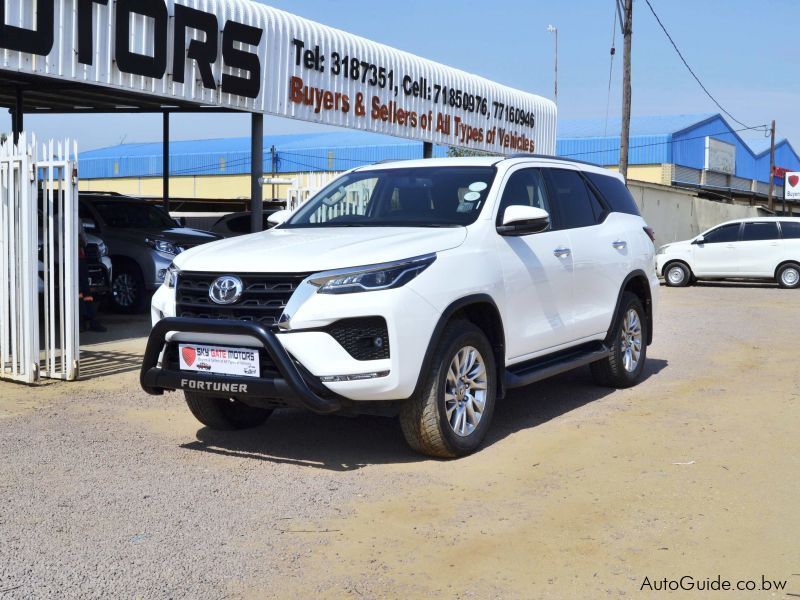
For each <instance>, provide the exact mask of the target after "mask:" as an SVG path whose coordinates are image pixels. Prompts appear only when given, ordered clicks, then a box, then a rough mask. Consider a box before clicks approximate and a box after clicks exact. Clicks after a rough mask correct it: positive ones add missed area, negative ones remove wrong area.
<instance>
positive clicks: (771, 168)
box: [767, 120, 775, 211]
mask: <svg viewBox="0 0 800 600" xmlns="http://www.w3.org/2000/svg"><path fill="white" fill-rule="evenodd" d="M774 191H775V121H774V120H773V121H772V129H770V142H769V196H767V208H769V209H770V210H773V211H774V210H775V198H773V197H772V194H773V192H774Z"/></svg>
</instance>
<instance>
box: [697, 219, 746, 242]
mask: <svg viewBox="0 0 800 600" xmlns="http://www.w3.org/2000/svg"><path fill="white" fill-rule="evenodd" d="M703 240H704V242H705V243H706V244H722V243H725V242H736V241H738V240H739V224H738V223H733V224H731V225H723V226H722V227H717V228H716V229H712V230H711V231H709V232H708V233H704V234H703Z"/></svg>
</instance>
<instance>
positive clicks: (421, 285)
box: [141, 156, 658, 457]
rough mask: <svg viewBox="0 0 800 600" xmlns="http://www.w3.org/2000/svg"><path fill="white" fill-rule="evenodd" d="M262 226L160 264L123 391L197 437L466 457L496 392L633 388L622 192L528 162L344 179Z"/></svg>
mask: <svg viewBox="0 0 800 600" xmlns="http://www.w3.org/2000/svg"><path fill="white" fill-rule="evenodd" d="M272 220H273V221H276V222H280V224H279V225H278V226H277V227H275V228H273V229H271V230H269V231H265V232H263V233H257V234H253V235H249V236H245V237H240V238H234V239H229V240H223V241H220V242H215V243H212V244H208V245H205V246H202V247H199V248H196V249H192V250H189V251H187V252H184V253H183V254H181V255H180V256H178V257H176V259H175V263H174V265H173V266H172V267H171V268H170V273H169V277H168V278H167V281H165V283H164V285H163V286H162V287H161V288H160V289H159V290H158V292H157V293H156V294H155V296H154V298H153V305H152V315H153V324H154V327H153V331H152V333H151V335H150V340H149V343H148V346H147V351H146V354H145V358H144V363H143V366H142V373H141V383H142V386H143V388H144V389H145V390H146V391H148V392H150V393H153V394H160V393H162V392H163V391H164V390H183V391H184V393H185V398H186V402H187V403H188V405H189V408H190V410H191V411H192V413H193V414H194V415H195V416H196V417H197V418H198V419H199V420H200V421H201V422H202V423H204V424H205V425H207V426H209V427H211V428H219V429H239V428H244V427H251V426H255V425H258V424H260V423H262V422H263V421H264V420H265V419H266V418H267V417H268V416H269V415H270V413H271V411H272V410H273V409H275V408H278V407H284V406H299V407H305V408H308V409H311V410H313V411H315V412H318V413H331V412H338V411H344V412H351V413H352V412H355V413H365V412H372V413H380V414H393V415H399V417H400V422H401V425H402V430H403V433H404V435H405V437H406V439H407V441H408V443H409V444H410V445H411V446H412V447H413V448H415V449H416V450H418V451H420V452H423V453H426V454H429V455H433V456H442V457H453V456H460V455H464V454H467V453H469V452H472V451H473V450H475V449H476V448H477V447H478V446H479V444H480V443H481V441H482V440H483V438H484V437H485V435H486V432H487V429H488V428H489V424H490V421H491V418H492V413H493V411H494V409H495V402H496V400H497V399H499V398H502V397H503V395H504V394H505V392H506V390H507V389H508V388H514V387H519V386H524V385H528V384H530V383H533V382H535V381H539V380H541V379H544V378H546V377H549V376H551V375H555V374H557V373H561V372H563V371H566V370H569V369H572V368H575V367H578V366H582V365H589V364H590V365H591V370H592V373H593V374H594V376H595V379H596V380H597V381H598V382H600V383H601V384H604V385H610V386H618V387H626V386H630V385H633V384H635V383H636V382H637V381H638V380H639V379H640V378H641V376H642V372H643V369H644V366H645V360H646V352H647V345H648V344H649V343H650V342H651V340H652V323H653V311H654V309H655V304H656V295H657V291H658V279H657V277H656V276H655V248H654V246H653V242H652V231H651V230H650V229H649V228H648V227H647V224H646V223H645V222H644V221H643V220H642V217H641V216H640V215H639V211H638V210H637V208H636V205H635V204H634V201H633V198H632V197H631V195H630V193H629V192H628V190H627V188H626V187H625V185H624V183H623V180H622V179H621V178H620V177H619V176H618V175H617V174H615V173H612V172H609V171H607V170H605V169H602V168H599V167H594V166H591V165H586V164H578V163H575V162H570V161H564V160H556V159H549V158H540V157H534V156H527V157H516V158H506V159H503V158H452V159H440V160H424V161H407V162H393V163H383V164H376V165H371V166H368V167H363V168H358V169H354V170H352V171H349V172H347V173H345V174H344V175H342V176H341V177H339V178H338V179H336V180H335V181H333V182H332V183H331V184H330V185H328V186H327V187H326V188H325V189H323V190H322V191H321V192H319V193H318V194H317V195H316V196H314V197H313V198H311V199H310V200H308V202H306V203H305V204H304V205H303V206H301V207H300V208H299V209H297V210H296V211H295V212H294V213H293V214H289V213H286V212H285V211H284V212H281V213H279V214H276V215H274V216H273V217H272Z"/></svg>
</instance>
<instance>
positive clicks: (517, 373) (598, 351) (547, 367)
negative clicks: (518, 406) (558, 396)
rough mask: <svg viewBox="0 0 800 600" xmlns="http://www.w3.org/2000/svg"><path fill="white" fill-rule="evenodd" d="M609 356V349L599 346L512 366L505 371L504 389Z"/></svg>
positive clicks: (545, 377) (530, 382) (522, 384)
mask: <svg viewBox="0 0 800 600" xmlns="http://www.w3.org/2000/svg"><path fill="white" fill-rule="evenodd" d="M610 354H611V349H610V348H608V347H607V346H605V345H601V346H600V347H597V346H595V348H594V349H590V350H581V351H577V352H570V353H568V354H563V355H558V356H554V357H551V358H544V359H537V360H536V361H533V362H531V363H527V364H522V365H513V366H512V367H510V368H508V369H506V387H507V388H509V389H510V388H518V387H523V386H525V385H530V384H532V383H536V382H537V381H541V380H542V379H547V378H549V377H552V376H553V375H558V374H559V373H564V372H565V371H571V370H572V369H577V368H578V367H583V366H586V365H588V364H591V363H593V362H596V361H598V360H602V359H604V358H607V357H608V356H609V355H610Z"/></svg>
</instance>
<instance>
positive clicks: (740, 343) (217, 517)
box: [0, 285, 800, 600]
mask: <svg viewBox="0 0 800 600" xmlns="http://www.w3.org/2000/svg"><path fill="white" fill-rule="evenodd" d="M798 306H800V293H798V292H796V291H785V290H779V289H777V288H774V287H770V286H748V285H705V286H702V287H693V288H688V289H680V290H672V289H663V290H662V306H661V311H660V313H659V315H658V319H657V324H656V327H657V330H656V343H655V344H654V345H653V346H652V347H651V348H650V363H649V367H648V378H647V380H646V381H645V382H643V383H642V384H641V385H640V386H638V387H637V388H634V389H631V390H625V391H610V390H606V389H600V388H597V387H595V386H594V385H593V384H592V382H591V378H590V377H589V374H588V369H581V370H578V371H576V372H574V373H569V374H565V375H563V376H560V377H558V378H556V379H554V380H551V381H548V382H544V383H541V384H538V385H536V386H534V387H532V388H528V389H525V390H522V391H518V392H516V393H515V394H513V396H511V397H510V398H508V399H507V400H506V401H504V402H503V403H502V404H501V405H500V406H499V407H498V410H497V411H496V414H495V422H494V425H493V430H492V433H491V437H490V439H489V442H488V444H487V447H486V448H485V449H484V450H483V451H481V452H479V453H478V454H476V455H474V456H472V457H468V458H466V459H461V460H458V461H434V460H425V459H421V458H420V457H418V456H416V455H414V454H413V453H411V452H410V451H409V450H407V449H406V447H405V445H404V442H403V439H402V436H401V434H400V431H399V428H398V427H397V426H396V424H395V423H394V422H393V421H391V420H387V419H379V418H366V417H362V418H357V419H347V418H339V417H317V416H313V415H309V414H304V413H300V412H290V411H284V412H280V413H277V414H276V415H275V416H274V417H273V418H272V419H271V420H270V421H268V422H267V423H266V424H265V425H264V426H262V427H261V428H259V429H256V430H253V431H250V432H246V433H236V434H227V433H226V434H221V433H214V432H211V431H208V430H206V429H204V428H201V427H200V426H199V424H197V423H196V422H195V421H194V420H193V419H192V418H191V416H190V415H189V414H188V411H187V410H186V409H185V407H184V406H183V404H182V401H181V399H180V397H179V396H177V395H175V394H171V395H166V396H164V397H150V396H147V395H145V394H144V393H143V392H141V391H140V390H139V388H138V384H137V377H138V372H137V367H138V355H139V354H140V353H141V352H142V350H143V348H144V340H143V339H141V338H140V337H137V336H138V335H139V334H141V333H142V331H143V330H144V329H146V323H145V322H144V321H139V322H136V321H134V322H125V323H124V327H123V328H121V329H122V332H121V333H117V337H118V338H121V339H117V340H115V341H113V342H110V343H107V344H103V343H99V342H102V341H103V339H107V336H95V337H93V338H88V339H87V341H93V342H98V343H96V344H94V345H92V346H89V347H87V352H86V353H85V355H84V356H85V358H86V360H85V362H84V365H83V366H84V373H85V374H86V375H87V376H88V377H90V378H89V379H87V380H84V381H80V382H77V383H73V384H62V383H57V384H50V385H45V386H41V387H36V388H28V387H21V386H17V385H13V384H8V383H0V600H10V599H12V598H13V599H17V598H20V599H21V598H79V597H80V598H99V597H118V598H209V599H220V598H269V597H290V598H306V597H309V596H312V595H313V596H318V597H325V598H328V597H329V598H339V597H353V598H378V597H453V598H485V597H506V598H538V597H543V598H567V597H587V598H590V597H592V598H595V597H606V596H610V597H621V596H628V597H629V596H637V597H650V596H655V597H661V596H663V593H658V592H654V591H653V592H651V591H649V590H648V589H645V590H644V591H641V587H642V584H643V581H644V578H645V577H648V578H649V579H650V581H656V580H661V579H663V578H668V579H678V578H680V577H681V576H684V575H689V576H692V577H694V578H695V579H696V580H702V579H705V578H712V579H714V578H716V577H717V575H721V577H722V578H723V579H730V580H732V581H734V582H735V581H737V580H739V579H742V580H745V579H753V580H757V581H758V583H759V585H760V584H761V576H762V575H765V576H766V577H767V578H768V579H775V580H787V581H788V587H787V588H786V590H785V591H784V592H779V593H775V592H772V593H767V592H763V593H758V594H755V593H754V592H744V593H742V595H741V596H740V597H765V598H766V597H769V598H775V597H779V598H780V597H786V598H791V597H793V596H788V595H784V594H785V593H786V592H788V593H790V594H791V593H793V594H800V575H798V574H800V543H798V532H800V512H799V511H798V510H797V506H798V504H797V503H798V486H797V476H798V473H800V458H799V457H800V436H798V433H797V432H798V431H800V375H799V374H798V373H799V372H798V368H797V364H798V363H797V348H798V344H797V337H796V331H797V328H796V326H794V325H792V320H793V319H794V320H796V311H797V307H798ZM119 330H120V328H119V327H118V328H116V331H118V332H119ZM104 373H110V374H104ZM687 594H688V595H689V597H707V596H708V593H706V594H703V593H700V594H697V593H695V594H694V595H692V594H691V593H689V592H687ZM729 595H731V594H729ZM732 595H733V596H736V594H732Z"/></svg>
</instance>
